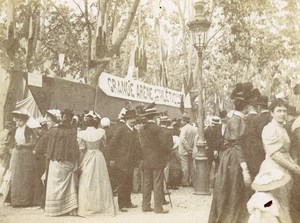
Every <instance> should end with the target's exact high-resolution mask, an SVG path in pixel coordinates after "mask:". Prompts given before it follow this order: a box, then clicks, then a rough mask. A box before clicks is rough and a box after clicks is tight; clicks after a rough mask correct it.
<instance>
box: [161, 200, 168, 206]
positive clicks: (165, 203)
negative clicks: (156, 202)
mask: <svg viewBox="0 0 300 223" xmlns="http://www.w3.org/2000/svg"><path fill="white" fill-rule="evenodd" d="M162 204H163V205H167V204H170V202H169V201H166V200H164V201H163V202H162Z"/></svg>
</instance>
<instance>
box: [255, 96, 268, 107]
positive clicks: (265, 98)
mask: <svg viewBox="0 0 300 223" xmlns="http://www.w3.org/2000/svg"><path fill="white" fill-rule="evenodd" d="M268 101H269V97H268V96H265V95H261V96H259V97H258V99H257V102H256V104H257V105H262V106H268Z"/></svg>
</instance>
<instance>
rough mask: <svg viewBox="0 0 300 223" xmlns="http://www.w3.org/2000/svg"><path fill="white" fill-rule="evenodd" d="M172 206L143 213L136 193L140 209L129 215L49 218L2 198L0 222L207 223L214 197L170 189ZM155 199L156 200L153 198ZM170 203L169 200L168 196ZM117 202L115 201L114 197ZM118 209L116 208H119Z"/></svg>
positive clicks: (140, 201)
mask: <svg viewBox="0 0 300 223" xmlns="http://www.w3.org/2000/svg"><path fill="white" fill-rule="evenodd" d="M170 192H171V199H172V203H173V207H170V205H166V206H164V208H165V209H168V210H169V211H170V212H169V213H168V214H154V213H153V212H149V213H144V212H142V210H141V203H142V195H141V194H133V195H132V203H134V204H137V205H138V208H135V209H130V210H129V211H128V212H127V213H123V212H120V211H117V215H116V216H115V217H111V216H97V217H90V218H82V217H69V216H63V217H46V216H44V213H43V210H42V209H36V210H32V209H28V208H27V209H26V208H12V207H10V206H3V205H2V197H0V202H1V207H0V223H34V222H38V223H94V222H95V223H96V222H97V223H102V222H103V223H118V222H122V223H134V222H142V223H160V222H162V223H169V222H170V223H205V222H207V220H208V215H209V209H210V205H211V200H212V195H203V196H202V195H194V194H193V188H180V189H179V190H171V191H170ZM152 199H153V198H152ZM166 199H167V200H168V197H167V196H166ZM115 203H116V198H115ZM116 206H117V205H116Z"/></svg>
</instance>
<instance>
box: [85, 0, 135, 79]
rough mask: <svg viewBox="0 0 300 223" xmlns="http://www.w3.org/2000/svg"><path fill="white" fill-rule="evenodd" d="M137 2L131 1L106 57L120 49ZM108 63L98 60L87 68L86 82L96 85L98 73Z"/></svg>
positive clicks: (133, 15) (128, 29)
mask: <svg viewBox="0 0 300 223" xmlns="http://www.w3.org/2000/svg"><path fill="white" fill-rule="evenodd" d="M139 3H140V0H134V2H133V3H132V6H131V9H130V11H129V16H128V18H127V20H126V22H125V24H124V28H123V30H122V31H121V33H120V35H119V38H118V39H117V40H116V42H115V43H114V45H113V46H112V47H111V48H110V50H109V51H108V52H107V54H106V55H105V57H108V58H109V57H112V56H113V55H115V54H116V52H117V51H118V50H119V49H120V47H121V45H122V43H123V42H124V40H125V38H126V37H127V34H128V33H129V31H130V27H131V24H132V22H133V19H134V17H135V14H136V12H137V8H138V5H139ZM108 64H109V61H105V62H100V64H98V65H97V66H96V67H93V68H91V69H89V72H88V73H89V74H88V84H91V85H97V84H98V79H99V76H100V74H101V73H102V72H103V71H104V70H105V68H106V66H107V65H108Z"/></svg>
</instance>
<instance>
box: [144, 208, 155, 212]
mask: <svg viewBox="0 0 300 223" xmlns="http://www.w3.org/2000/svg"><path fill="white" fill-rule="evenodd" d="M151 211H153V208H151V207H150V208H147V209H143V212H151Z"/></svg>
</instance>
